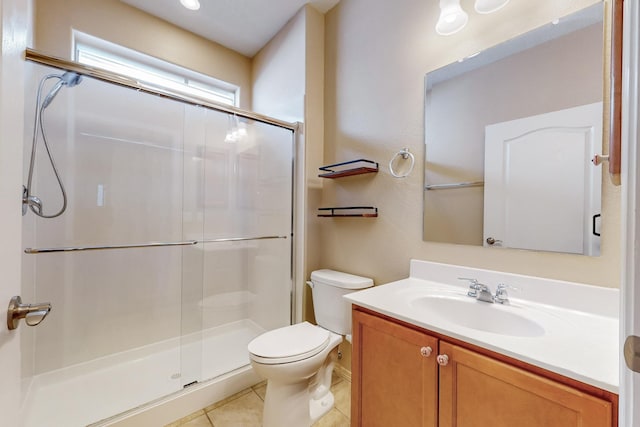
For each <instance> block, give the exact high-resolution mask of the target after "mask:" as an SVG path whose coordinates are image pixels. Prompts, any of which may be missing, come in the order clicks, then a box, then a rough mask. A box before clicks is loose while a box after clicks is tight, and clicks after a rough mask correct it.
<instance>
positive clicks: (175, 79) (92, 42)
mask: <svg viewBox="0 0 640 427" xmlns="http://www.w3.org/2000/svg"><path fill="white" fill-rule="evenodd" d="M73 40H74V59H75V60H76V61H78V62H80V63H81V64H85V65H89V66H93V67H99V68H102V69H104V70H107V71H112V72H114V73H118V74H121V75H124V76H127V77H129V78H131V79H134V80H138V81H140V82H144V83H148V84H151V85H153V86H155V87H158V88H161V89H167V90H170V91H171V92H175V93H179V94H183V95H186V96H189V97H195V98H199V99H205V100H207V101H211V102H215V103H219V104H225V105H231V106H236V107H237V106H238V100H239V96H238V95H239V91H240V89H239V88H238V87H237V86H235V85H232V84H230V83H227V82H223V81H221V80H218V79H215V78H213V77H210V76H207V75H205V74H201V73H197V72H195V71H192V70H189V69H187V68H183V67H180V66H178V65H175V64H171V63H169V62H166V61H162V60H160V59H157V58H154V57H152V56H149V55H145V54H143V53H140V52H137V51H135V50H132V49H128V48H125V47H123V46H119V45H116V44H114V43H110V42H107V41H105V40H102V39H99V38H97V37H93V36H90V35H88V34H85V33H81V32H79V31H74V32H73Z"/></svg>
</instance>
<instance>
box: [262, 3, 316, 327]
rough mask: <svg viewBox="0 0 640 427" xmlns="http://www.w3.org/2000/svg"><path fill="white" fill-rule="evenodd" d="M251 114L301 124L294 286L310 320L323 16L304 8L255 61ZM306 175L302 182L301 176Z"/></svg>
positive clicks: (311, 315)
mask: <svg viewBox="0 0 640 427" xmlns="http://www.w3.org/2000/svg"><path fill="white" fill-rule="evenodd" d="M253 82H254V85H253V108H252V109H253V110H254V111H256V112H258V113H262V114H267V115H270V116H273V117H277V118H280V119H283V120H289V121H301V122H304V129H303V130H301V133H302V134H303V135H304V137H303V141H302V144H304V150H303V152H304V156H305V157H304V164H299V166H302V167H303V169H302V170H299V171H298V172H299V174H298V175H297V177H298V183H304V188H303V189H302V191H299V192H298V193H297V194H298V196H299V197H303V198H304V201H303V204H304V215H303V218H297V219H298V221H302V222H303V223H302V224H300V227H301V228H298V230H304V236H298V240H297V242H298V243H300V244H302V245H303V252H304V256H303V258H304V260H303V261H302V262H301V263H300V264H299V267H300V268H301V269H302V274H301V277H300V278H299V281H298V283H296V286H297V287H298V289H300V290H301V291H302V298H301V300H302V303H303V313H302V318H303V319H307V320H313V306H312V302H311V297H310V295H309V290H308V287H307V286H305V285H304V281H305V280H308V279H309V277H310V275H311V271H313V270H316V269H319V268H322V265H321V263H320V260H321V255H320V252H321V248H320V247H319V246H318V245H317V244H316V242H317V241H318V237H319V233H320V225H321V223H320V222H319V221H318V218H317V217H316V211H317V208H318V207H319V206H320V200H321V197H322V193H321V190H322V182H320V181H319V179H318V177H317V176H318V167H320V166H321V165H322V162H323V144H324V15H323V14H321V13H320V12H318V11H317V10H316V9H314V8H313V7H312V6H309V5H307V6H305V7H303V8H302V9H300V11H299V12H298V13H297V14H296V16H294V17H293V18H292V19H291V20H290V21H289V22H288V23H287V24H286V25H285V26H284V27H283V28H282V29H281V30H280V32H278V34H277V35H276V36H275V37H274V38H273V39H272V40H271V41H270V42H269V43H268V44H267V45H266V46H265V47H264V48H263V49H262V50H260V52H258V54H257V55H256V56H255V57H254V61H253ZM305 177H306V178H305Z"/></svg>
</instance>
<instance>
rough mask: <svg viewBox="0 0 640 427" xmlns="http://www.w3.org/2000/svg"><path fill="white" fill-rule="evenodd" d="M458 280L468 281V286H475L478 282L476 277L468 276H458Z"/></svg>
mask: <svg viewBox="0 0 640 427" xmlns="http://www.w3.org/2000/svg"><path fill="white" fill-rule="evenodd" d="M458 280H466V281H467V282H469V286H471V287H474V286H477V285H478V284H479V282H478V279H472V278H468V277H458Z"/></svg>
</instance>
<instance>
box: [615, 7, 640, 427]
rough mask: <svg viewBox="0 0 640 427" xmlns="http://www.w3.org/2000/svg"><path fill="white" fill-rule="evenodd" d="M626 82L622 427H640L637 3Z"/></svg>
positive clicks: (627, 16) (626, 52)
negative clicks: (638, 370)
mask: <svg viewBox="0 0 640 427" xmlns="http://www.w3.org/2000/svg"><path fill="white" fill-rule="evenodd" d="M623 16H624V35H623V78H622V159H623V164H622V168H621V169H622V207H621V210H622V245H623V246H622V253H623V260H622V263H623V265H622V283H621V306H620V315H621V318H620V359H621V360H620V422H619V425H620V426H632V425H640V406H639V405H635V407H634V404H633V403H634V397H640V374H634V373H633V372H632V371H630V370H629V369H627V367H626V364H625V362H624V357H623V352H622V345H623V344H624V340H625V339H626V337H627V336H628V335H632V334H634V333H635V334H640V324H639V323H640V318H638V317H637V316H635V312H636V309H638V308H640V295H638V292H637V290H638V289H640V277H639V276H640V275H639V273H640V271H638V268H637V267H636V266H640V228H639V227H638V218H637V216H636V215H637V205H638V202H639V201H640V175H639V173H638V162H639V161H640V151H638V149H637V144H638V137H639V136H640V135H639V134H638V131H639V129H638V124H639V123H640V115H639V113H640V112H639V111H638V97H639V95H640V89H639V87H638V73H639V72H640V64H639V59H640V58H639V56H640V55H639V54H640V32H639V28H640V6H639V5H638V2H636V1H625V2H624V11H623Z"/></svg>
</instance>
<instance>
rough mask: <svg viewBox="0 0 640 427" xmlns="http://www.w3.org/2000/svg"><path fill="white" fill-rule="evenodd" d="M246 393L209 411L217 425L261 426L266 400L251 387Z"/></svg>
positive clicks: (227, 426) (222, 426) (233, 426)
mask: <svg viewBox="0 0 640 427" xmlns="http://www.w3.org/2000/svg"><path fill="white" fill-rule="evenodd" d="M249 391H250V392H249V393H246V394H244V395H242V396H240V397H238V398H237V399H235V400H232V401H230V402H228V403H226V404H225V405H224V406H221V407H219V408H216V409H213V410H211V411H209V412H207V416H208V417H209V419H210V420H211V422H212V423H213V425H214V426H215V427H238V426H242V427H260V426H261V425H262V407H263V405H264V402H263V401H262V399H260V397H258V395H257V394H256V393H254V392H253V391H252V390H251V389H249Z"/></svg>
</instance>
